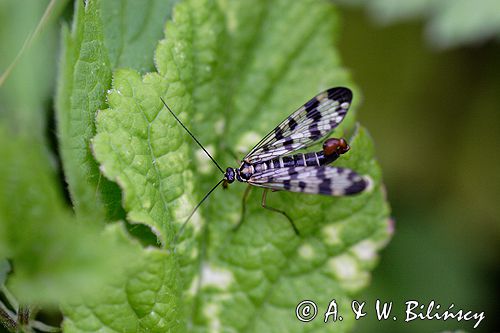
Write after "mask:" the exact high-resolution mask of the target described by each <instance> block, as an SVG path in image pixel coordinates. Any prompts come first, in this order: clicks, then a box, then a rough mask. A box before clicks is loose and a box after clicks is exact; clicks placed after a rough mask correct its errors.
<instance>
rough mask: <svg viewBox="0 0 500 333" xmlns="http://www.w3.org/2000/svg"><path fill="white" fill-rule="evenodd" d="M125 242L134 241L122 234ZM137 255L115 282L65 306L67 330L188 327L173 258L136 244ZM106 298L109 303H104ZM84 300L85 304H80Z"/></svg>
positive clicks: (129, 330)
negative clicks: (184, 319) (184, 318)
mask: <svg viewBox="0 0 500 333" xmlns="http://www.w3.org/2000/svg"><path fill="white" fill-rule="evenodd" d="M121 240H122V242H123V243H124V244H131V243H130V241H129V240H128V239H127V238H126V237H125V236H124V235H122V237H121ZM134 249H135V251H136V255H135V256H134V257H133V260H132V261H131V262H130V263H129V267H128V268H127V270H126V271H125V272H124V273H123V274H120V275H119V276H116V278H115V279H114V280H113V282H112V283H109V284H108V285H107V286H106V287H105V288H102V289H100V291H99V293H94V294H89V295H87V296H86V297H84V298H83V300H81V301H80V302H72V303H67V304H66V305H65V306H64V307H63V312H64V313H65V319H64V323H63V329H64V332H91V331H92V332H93V331H96V330H99V331H103V332H160V333H163V332H181V331H183V330H184V328H185V322H184V321H182V320H180V319H179V318H182V317H183V313H182V308H181V302H180V297H179V295H180V291H181V288H180V286H179V280H178V279H177V278H176V277H175V272H174V271H173V269H174V267H176V264H175V263H174V262H173V261H174V257H173V256H171V255H169V254H168V253H166V252H165V251H161V250H158V249H155V248H149V249H142V248H140V246H138V245H137V244H135V245H134ZM103 297H104V298H105V299H106V302H103ZM81 302H85V306H82V305H81Z"/></svg>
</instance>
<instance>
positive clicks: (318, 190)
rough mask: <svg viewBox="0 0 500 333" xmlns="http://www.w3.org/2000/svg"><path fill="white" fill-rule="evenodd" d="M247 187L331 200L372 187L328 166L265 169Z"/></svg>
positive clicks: (346, 171)
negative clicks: (327, 197)
mask: <svg viewBox="0 0 500 333" xmlns="http://www.w3.org/2000/svg"><path fill="white" fill-rule="evenodd" d="M248 183H249V184H251V185H254V186H259V187H264V188H269V189H272V190H285V191H291V192H303V193H311V194H324V195H333V196H344V195H353V194H357V193H360V192H362V191H365V190H367V191H369V190H370V188H371V187H372V180H371V179H370V178H369V177H367V176H361V175H359V174H357V173H356V172H354V171H352V170H351V169H346V168H337V167H330V166H305V167H291V168H279V169H269V170H266V171H264V172H260V173H256V174H254V175H252V177H251V178H250V179H249V180H248Z"/></svg>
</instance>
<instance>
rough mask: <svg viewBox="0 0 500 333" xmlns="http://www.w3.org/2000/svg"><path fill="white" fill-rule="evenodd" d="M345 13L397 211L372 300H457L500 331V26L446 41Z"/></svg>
mask: <svg viewBox="0 0 500 333" xmlns="http://www.w3.org/2000/svg"><path fill="white" fill-rule="evenodd" d="M382 2H383V1H382ZM386 2H387V1H386ZM413 2H415V1H413ZM475 3H476V4H477V6H480V4H481V2H480V1H478V2H475ZM396 7H397V6H396ZM497 10H498V12H500V8H497ZM341 13H342V20H343V27H342V31H343V33H342V34H341V39H340V43H339V49H340V52H341V54H342V55H343V57H342V58H343V61H344V64H345V66H346V67H347V68H349V70H350V71H351V73H352V75H353V77H354V82H356V83H357V84H358V85H359V86H360V87H361V89H362V91H363V94H364V96H363V97H362V98H363V103H362V106H361V108H360V109H359V111H358V120H359V121H360V122H362V123H363V124H364V125H365V126H366V127H367V128H368V129H369V130H370V132H371V134H372V136H373V138H374V140H375V143H376V146H377V156H378V159H379V162H380V163H381V165H382V169H383V171H384V182H385V184H386V187H387V195H388V198H389V202H390V203H391V207H392V215H393V217H394V219H395V234H394V238H393V240H392V241H391V242H390V243H389V245H388V247H387V248H386V249H385V250H384V251H382V254H381V262H380V265H379V266H378V267H377V268H376V269H375V271H374V272H373V284H372V285H371V287H370V288H369V290H367V292H366V293H365V295H363V296H364V297H366V298H367V299H370V300H374V299H377V298H378V299H381V300H386V301H394V302H395V305H394V306H395V308H396V309H404V302H405V301H407V300H412V299H416V300H420V301H421V302H429V301H430V300H435V301H436V302H437V303H440V304H441V306H442V307H444V308H445V309H446V308H447V307H448V306H449V304H451V303H455V308H459V309H464V310H465V309H471V310H475V311H485V312H486V316H487V318H486V319H485V321H483V322H482V323H481V325H480V326H479V328H478V329H476V330H474V331H480V332H492V331H500V320H499V318H498V309H499V306H500V304H499V302H498V295H500V284H499V281H500V270H499V267H500V266H499V264H500V246H499V241H500V224H499V223H498V222H499V220H500V219H499V216H500V209H499V207H500V205H499V199H500V196H499V194H500V174H499V166H500V154H499V141H500V44H499V43H498V36H499V35H500V33H498V32H497V33H496V36H497V37H496V38H497V40H496V41H495V40H494V38H490V37H489V36H487V35H486V36H485V37H484V40H480V37H483V35H480V36H478V39H479V40H474V41H473V42H471V43H469V42H466V43H458V45H453V46H448V45H447V44H445V43H439V41H436V39H438V38H435V37H433V35H432V33H435V34H437V32H434V31H432V30H430V27H429V24H430V23H429V22H428V21H427V20H426V18H425V17H421V16H418V17H415V18H411V19H404V20H395V22H393V21H390V22H381V20H382V19H381V18H380V17H379V16H376V15H374V14H373V13H374V10H373V9H366V8H365V7H355V8H351V7H341ZM457 19H458V18H457ZM460 24H461V23H460V22H456V23H455V25H460ZM457 34H458V33H457ZM453 36H455V35H453ZM398 304H399V306H398ZM402 314H403V311H401V315H400V317H403V315H402ZM372 319H373V320H372ZM359 324H360V325H359V327H358V329H357V330H356V332H375V331H377V332H380V331H384V332H438V331H440V330H444V329H449V328H450V327H456V328H457V329H458V328H462V329H465V330H468V331H473V329H472V325H470V323H463V322H462V323H456V322H455V323H452V322H450V321H449V322H442V321H414V322H411V323H402V322H400V321H398V322H392V321H388V322H380V323H379V322H377V321H376V320H374V318H373V317H369V318H367V319H366V320H362V321H360V322H359Z"/></svg>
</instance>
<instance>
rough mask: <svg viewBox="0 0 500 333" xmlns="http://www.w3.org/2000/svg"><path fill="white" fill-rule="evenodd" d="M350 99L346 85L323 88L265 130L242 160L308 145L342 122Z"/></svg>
mask: <svg viewBox="0 0 500 333" xmlns="http://www.w3.org/2000/svg"><path fill="white" fill-rule="evenodd" d="M351 101H352V92H351V90H350V89H348V88H344V87H337V88H331V89H328V90H325V91H323V92H322V93H320V94H318V95H317V96H315V97H313V98H312V99H311V100H310V101H308V102H307V103H306V104H304V105H303V106H302V107H300V108H299V109H298V110H297V111H295V112H294V113H292V114H291V115H290V116H288V118H286V119H285V120H284V121H283V122H282V123H281V124H279V125H278V126H277V127H276V128H275V129H274V130H272V131H271V132H269V134H267V135H266V136H265V137H264V138H263V139H262V140H261V141H260V142H259V143H258V144H257V145H256V146H255V147H254V148H253V149H252V150H251V151H250V152H249V153H248V154H247V156H245V158H244V159H243V160H244V161H246V162H248V163H255V162H262V161H266V160H269V159H271V158H274V157H277V156H281V155H286V154H289V153H291V152H293V151H295V150H298V149H302V148H306V147H308V146H310V145H312V144H313V143H314V142H316V141H318V140H319V139H321V138H322V137H324V136H325V135H327V134H328V133H330V132H331V131H332V130H333V129H334V128H335V127H337V126H338V125H339V124H340V123H341V122H342V120H343V119H344V117H345V115H346V113H347V110H348V109H349V106H350V105H351Z"/></svg>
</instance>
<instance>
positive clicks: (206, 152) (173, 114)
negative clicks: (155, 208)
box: [160, 97, 225, 202]
mask: <svg viewBox="0 0 500 333" xmlns="http://www.w3.org/2000/svg"><path fill="white" fill-rule="evenodd" d="M160 99H161V101H162V102H163V104H164V105H165V106H166V108H167V110H168V111H170V113H171V114H172V116H174V118H175V120H177V121H178V122H179V124H181V126H182V127H183V128H184V129H185V130H186V132H188V133H189V135H191V137H192V138H193V140H194V141H196V143H197V144H198V146H200V147H201V149H203V151H204V152H205V154H207V156H208V157H210V159H211V160H212V162H214V164H215V165H216V166H217V168H219V170H220V172H222V174H225V172H224V170H222V168H221V167H220V165H219V163H217V161H215V159H214V158H213V157H212V155H210V153H209V152H208V151H207V150H206V149H205V147H203V145H202V144H201V143H200V141H198V139H196V138H195V137H194V135H193V133H191V131H190V130H188V129H187V127H186V126H184V124H183V123H182V121H180V120H179V118H177V116H176V115H175V113H174V112H173V111H172V110H171V109H170V108H169V107H168V105H167V103H165V101H164V100H163V98H161V97H160ZM212 191H213V190H212ZM212 191H210V192H212ZM203 200H205V199H203ZM203 200H202V202H203Z"/></svg>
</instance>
